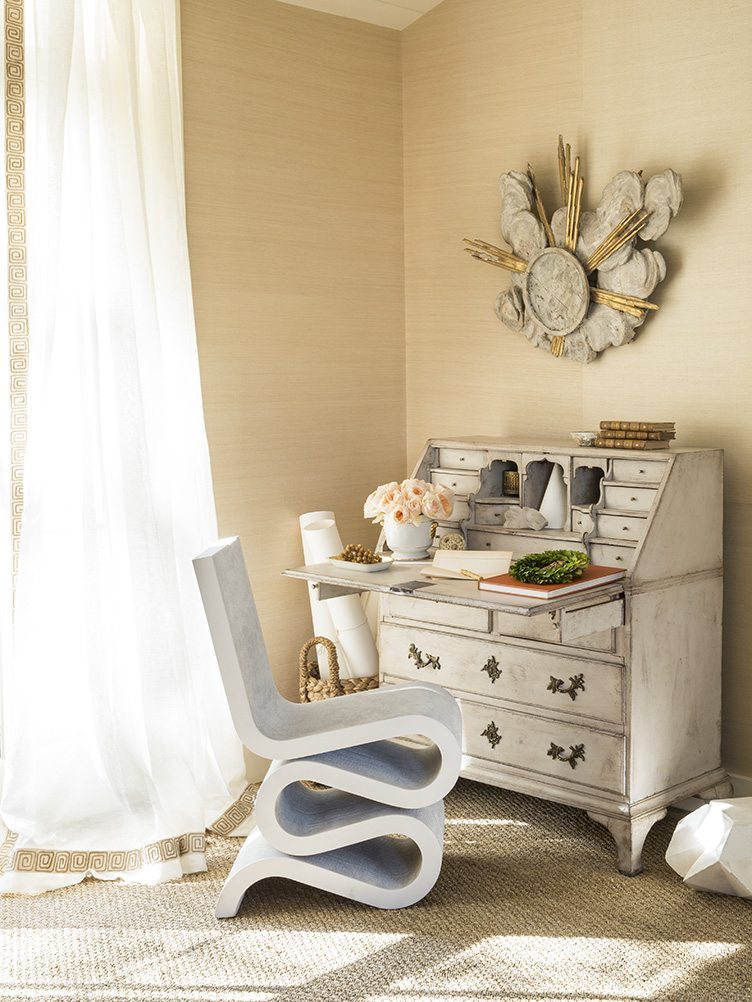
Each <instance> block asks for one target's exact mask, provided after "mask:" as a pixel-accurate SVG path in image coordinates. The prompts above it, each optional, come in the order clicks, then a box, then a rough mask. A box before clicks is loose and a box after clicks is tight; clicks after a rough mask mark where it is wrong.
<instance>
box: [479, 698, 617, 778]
mask: <svg viewBox="0 0 752 1002" xmlns="http://www.w3.org/2000/svg"><path fill="white" fill-rule="evenodd" d="M461 705H462V717H463V722H464V728H463V730H464V736H463V750H464V752H465V754H466V755H471V756H472V757H473V758H477V759H485V760H486V761H489V762H493V763H494V764H496V765H500V766H509V767H512V768H515V769H524V770H526V771H529V772H531V773H539V774H542V775H544V776H547V777H550V778H551V779H555V780H557V781H559V782H567V783H574V784H577V785H579V786H592V787H596V788H597V789H600V790H608V791H612V792H614V793H623V792H624V789H625V770H624V742H625V739H624V738H623V737H622V736H620V735H617V734H607V733H604V732H603V731H598V730H595V729H593V728H590V727H583V726H581V725H579V724H574V723H571V722H569V721H560V720H546V719H543V718H541V717H535V716H532V715H529V714H525V713H515V712H514V711H513V710H506V709H498V708H496V707H491V706H484V705H482V704H480V703H475V702H471V701H469V700H462V701H461Z"/></svg>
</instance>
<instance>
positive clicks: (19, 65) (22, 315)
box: [4, 0, 29, 574]
mask: <svg viewBox="0 0 752 1002" xmlns="http://www.w3.org/2000/svg"><path fill="white" fill-rule="evenodd" d="M23 11H24V0H5V19H4V35H5V185H6V212H7V225H8V261H7V268H8V276H7V277H8V337H9V342H10V343H9V357H10V448H11V454H10V491H11V519H12V526H11V529H12V533H13V572H14V574H15V572H16V570H17V568H18V548H19V542H20V538H21V515H22V512H23V469H24V455H25V452H26V388H27V372H28V357H29V311H28V302H27V290H28V285H27V271H26V182H25V159H26V157H25V145H24V110H25V109H24V105H25V92H24V21H23Z"/></svg>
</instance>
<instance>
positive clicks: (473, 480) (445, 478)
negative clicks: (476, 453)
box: [431, 470, 480, 497]
mask: <svg viewBox="0 0 752 1002" xmlns="http://www.w3.org/2000/svg"><path fill="white" fill-rule="evenodd" d="M431 483H432V484H443V486H444V487H451V489H452V490H453V491H454V492H455V494H460V495H464V496H465V497H466V496H467V495H468V494H475V492H476V491H477V490H478V487H479V486H480V477H479V475H478V474H477V473H463V472H458V471H457V470H431Z"/></svg>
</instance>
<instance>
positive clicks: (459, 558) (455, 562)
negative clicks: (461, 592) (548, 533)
mask: <svg viewBox="0 0 752 1002" xmlns="http://www.w3.org/2000/svg"><path fill="white" fill-rule="evenodd" d="M511 562H512V551H511V550H494V551H493V552H492V553H489V552H488V550H437V551H436V553H435V554H434V557H433V564H431V566H430V567H424V568H423V570H422V572H421V573H423V574H425V575H426V577H429V578H452V579H454V580H459V581H466V580H468V579H467V578H466V577H465V575H464V574H461V573H460V571H463V570H464V571H472V572H473V574H480V576H481V577H484V578H489V577H492V576H493V575H494V574H506V573H507V571H508V570H509V565H510V563H511Z"/></svg>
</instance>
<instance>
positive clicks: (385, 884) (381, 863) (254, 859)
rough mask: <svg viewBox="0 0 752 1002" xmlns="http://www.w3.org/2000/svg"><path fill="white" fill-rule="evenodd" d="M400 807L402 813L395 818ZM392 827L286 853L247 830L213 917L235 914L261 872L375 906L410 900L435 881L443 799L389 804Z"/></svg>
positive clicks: (422, 894) (403, 904)
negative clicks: (406, 808)
mask: <svg viewBox="0 0 752 1002" xmlns="http://www.w3.org/2000/svg"><path fill="white" fill-rule="evenodd" d="M400 813H402V814H403V815H406V816H403V817H401V818H400ZM392 822H393V823H394V825H396V826H397V827H396V828H395V827H394V825H393V827H392V829H391V830H392V832H399V833H400V834H402V833H403V832H402V829H403V828H405V827H407V828H409V832H408V833H407V834H408V837H407V838H401V839H397V838H393V837H389V836H388V835H377V836H375V837H372V838H367V839H365V840H364V841H360V842H356V843H355V844H347V845H342V846H341V847H340V848H337V849H333V850H330V851H328V852H319V853H314V854H312V855H306V856H292V855H288V854H287V853H284V852H281V851H280V850H279V849H275V847H274V846H273V845H271V844H270V843H269V842H268V841H267V840H266V839H265V838H264V836H263V835H262V834H261V832H260V831H259V830H258V829H256V830H254V831H253V832H251V834H250V835H249V836H248V838H247V839H246V841H245V843H244V845H243V848H242V849H241V850H240V852H239V853H238V857H237V859H236V860H235V864H234V865H233V867H232V870H231V871H230V874H229V876H228V877H227V880H226V881H225V883H224V886H223V887H222V891H221V893H220V896H219V900H218V902H217V909H216V915H217V918H229V917H231V916H233V915H236V914H237V912H238V909H239V908H240V903H241V901H242V900H243V895H244V894H245V892H246V891H247V890H248V889H249V888H250V887H252V886H253V885H254V884H255V883H257V882H258V881H259V880H263V879H264V878H265V877H286V878H288V879H290V880H295V881H298V882H299V883H302V884H307V885H308V886H310V887H318V888H320V889H321V890H324V891H331V892H332V893H334V894H339V895H340V896H341V897H345V898H350V899H352V900H353V901H359V902H361V903H362V904H366V905H371V906H373V907H375V908H405V907H407V906H408V905H413V904H415V903H416V902H417V901H420V899H421V898H423V897H425V895H426V894H428V892H429V891H430V890H431V888H432V887H433V886H434V884H435V883H436V880H437V879H438V876H439V872H440V870H441V858H442V850H443V837H444V804H443V801H441V802H439V803H438V804H434V805H432V806H431V807H424V808H421V809H420V810H417V811H412V812H400V811H399V810H398V809H394V808H392Z"/></svg>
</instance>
